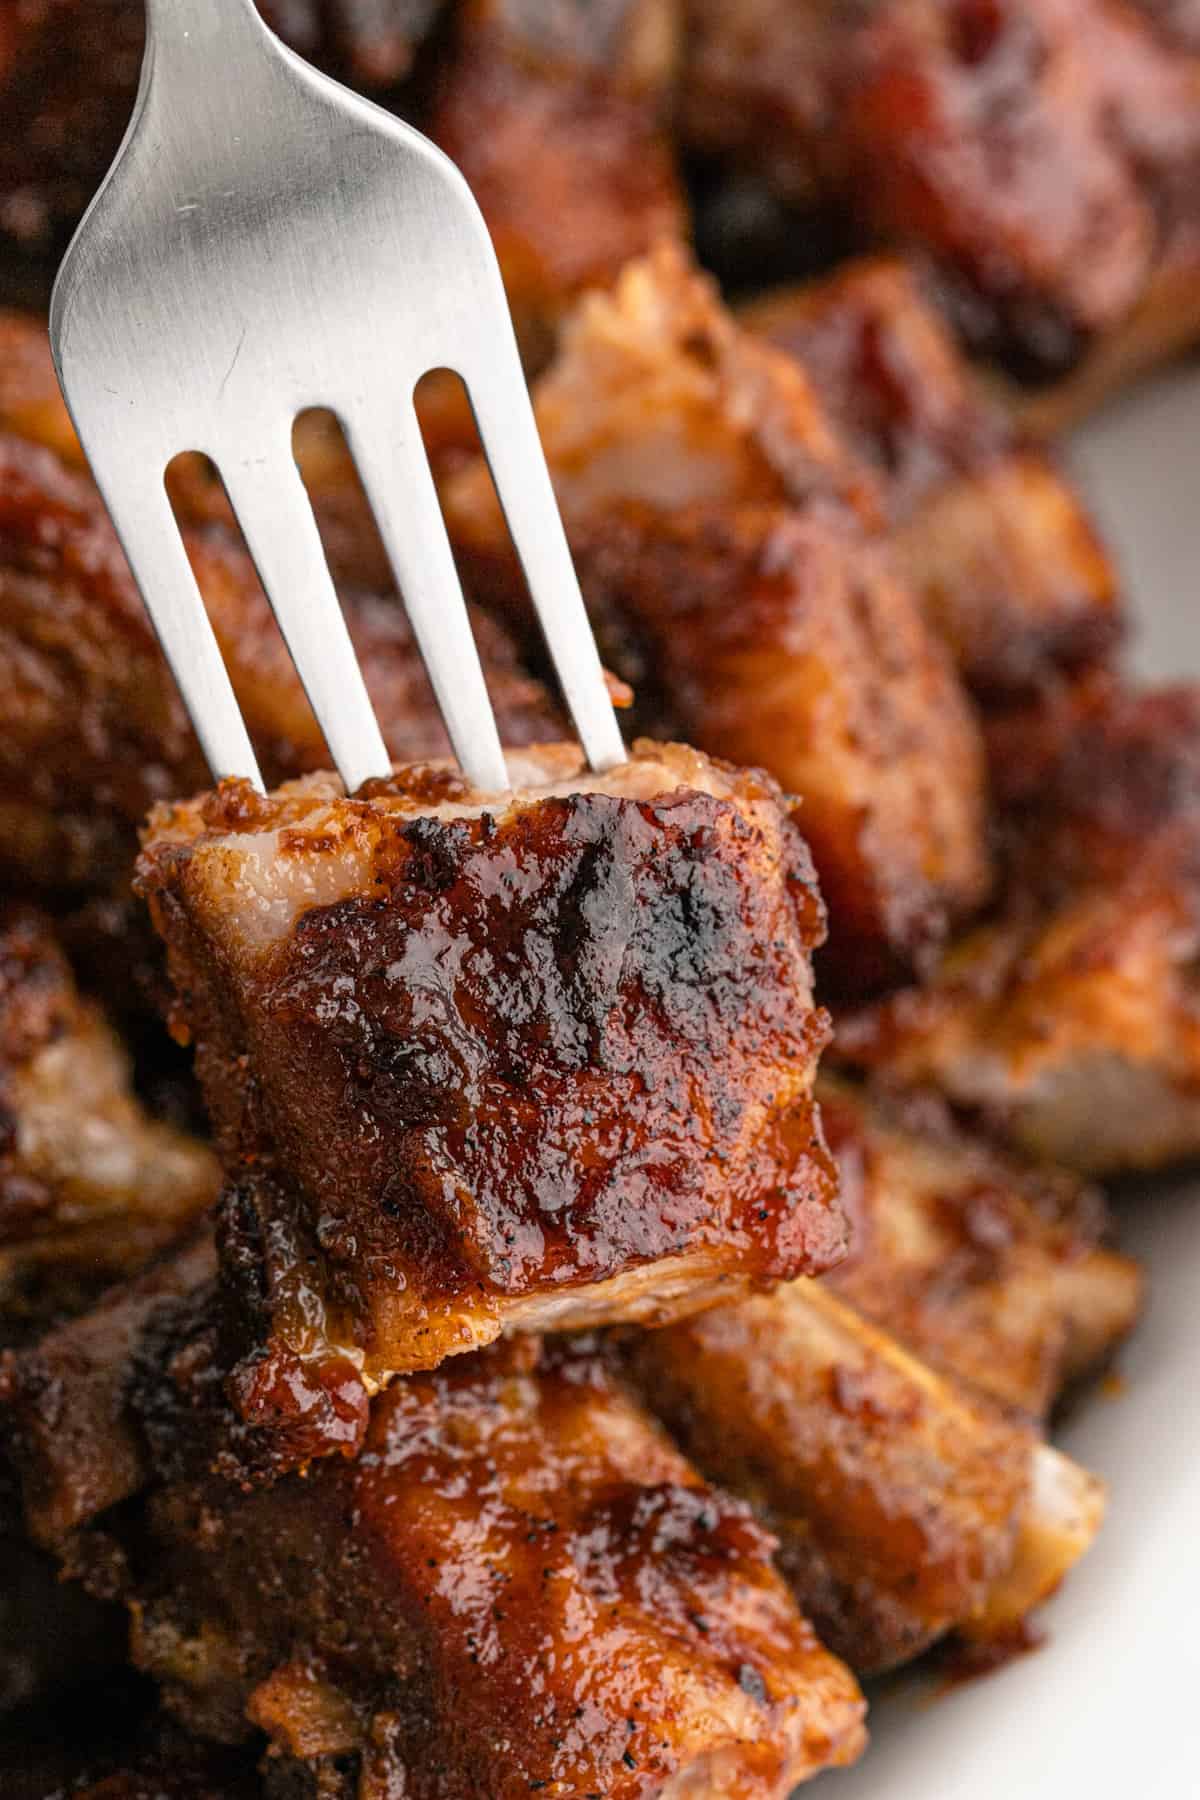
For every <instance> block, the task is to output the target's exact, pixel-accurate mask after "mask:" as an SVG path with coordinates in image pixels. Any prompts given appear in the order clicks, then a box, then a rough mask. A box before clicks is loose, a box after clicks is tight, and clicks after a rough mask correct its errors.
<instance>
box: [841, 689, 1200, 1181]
mask: <svg viewBox="0 0 1200 1800" xmlns="http://www.w3.org/2000/svg"><path fill="white" fill-rule="evenodd" d="M1003 744H1004V745H1005V746H1007V750H1008V754H1007V755H1006V754H1004V753H1003V751H1001V750H998V752H997V754H996V756H995V759H994V760H995V764H996V767H997V769H998V771H1000V779H1001V780H1002V783H1003V787H1004V789H1005V793H1006V798H1007V800H1008V802H1009V817H1010V820H1011V822H1012V831H1013V835H1014V838H1015V844H1014V848H1013V851H1012V854H1011V859H1010V860H1011V875H1010V879H1009V883H1008V897H1007V899H1006V901H1005V903H1004V904H1003V906H1002V907H1000V908H999V909H998V910H997V914H996V916H995V917H994V918H993V919H991V920H990V921H989V922H986V923H984V924H983V925H981V926H979V927H978V928H977V929H976V930H974V931H972V932H971V933H969V934H968V935H967V936H966V937H965V938H963V939H961V940H960V941H959V942H958V943H956V944H955V945H953V946H952V947H951V949H950V950H949V952H948V953H947V955H946V956H945V958H944V959H943V961H942V963H941V965H940V967H939V968H938V970H937V972H936V975H935V977H934V978H933V980H932V981H931V982H930V983H929V984H928V985H927V986H926V987H924V988H922V989H915V988H914V989H904V990H901V991H900V992H899V993H897V994H896V995H894V996H892V997H890V998H889V999H887V1000H885V1001H882V1002H880V1003H879V1005H878V1006H876V1007H873V1008H870V1009H867V1010H865V1011H863V1012H861V1013H859V1014H857V1015H854V1016H852V1017H848V1018H846V1019H845V1020H844V1021H842V1023H841V1026H840V1028H839V1034H838V1040H837V1046H838V1054H839V1055H840V1056H841V1057H842V1058H843V1059H845V1060H846V1061H847V1062H850V1063H853V1064H855V1065H857V1066H859V1067H864V1068H871V1069H875V1070H879V1071H885V1072H886V1074H887V1076H888V1078H889V1079H891V1080H892V1081H895V1082H898V1083H901V1084H913V1085H929V1086H932V1087H935V1088H938V1089H940V1090H941V1091H942V1092H943V1093H945V1094H946V1095H947V1096H948V1097H949V1098H950V1100H951V1101H952V1102H954V1103H955V1104H956V1105H957V1106H959V1107H962V1108H965V1109H967V1110H969V1111H972V1112H975V1113H977V1114H979V1115H981V1116H982V1117H983V1118H984V1120H985V1121H986V1122H987V1123H988V1124H989V1125H990V1126H991V1127H992V1128H993V1129H998V1130H1000V1131H1002V1132H1003V1133H1004V1134H1005V1135H1007V1136H1009V1137H1011V1138H1012V1140H1013V1141H1014V1142H1016V1143H1017V1144H1019V1145H1021V1146H1022V1147H1024V1148H1027V1149H1028V1150H1030V1151H1032V1152H1033V1153H1035V1154H1036V1155H1039V1156H1044V1157H1049V1158H1051V1159H1053V1160H1056V1161H1059V1162H1062V1163H1066V1164H1068V1165H1070V1166H1072V1167H1077V1168H1081V1169H1084V1170H1089V1171H1096V1172H1104V1171H1110V1172H1111V1171H1115V1170H1119V1169H1126V1168H1154V1167H1158V1166H1161V1165H1164V1164H1167V1163H1170V1162H1173V1161H1178V1160H1180V1159H1184V1158H1188V1157H1191V1156H1194V1155H1195V1154H1196V1152H1197V1149H1198V1148H1200V997H1198V994H1197V987H1196V969H1197V954H1198V945H1200V935H1198V932H1200V847H1198V845H1197V837H1196V831H1197V818H1198V817H1200V812H1198V803H1200V694H1198V693H1197V691H1196V690H1195V689H1193V688H1167V689H1160V690H1150V691H1147V692H1143V693H1138V692H1132V693H1130V692H1126V691H1123V690H1121V689H1119V688H1114V687H1112V686H1109V685H1105V684H1096V683H1092V684H1089V685H1087V686H1085V687H1083V688H1081V689H1078V690H1076V691H1075V692H1074V693H1071V694H1068V695H1067V696H1066V697H1064V698H1063V699H1062V700H1061V701H1060V703H1059V705H1058V706H1057V707H1053V706H1052V707H1043V708H1041V709H1038V710H1035V711H1031V712H1030V713H1029V714H1028V715H1027V716H1023V717H1021V718H1019V719H1018V720H1016V721H1009V722H1008V726H1007V728H1006V731H1005V734H1004V737H1003Z"/></svg>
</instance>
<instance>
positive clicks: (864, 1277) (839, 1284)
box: [818, 1076, 1143, 1420]
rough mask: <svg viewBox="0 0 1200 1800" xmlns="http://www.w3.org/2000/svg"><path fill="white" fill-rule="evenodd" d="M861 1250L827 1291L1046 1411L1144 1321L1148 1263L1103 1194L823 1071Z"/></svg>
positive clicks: (855, 1241)
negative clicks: (1121, 1248)
mask: <svg viewBox="0 0 1200 1800" xmlns="http://www.w3.org/2000/svg"><path fill="white" fill-rule="evenodd" d="M818 1093H819V1096H820V1102H821V1117H822V1120H823V1122H824V1125H825V1130H826V1134H827V1136H828V1139H829V1142H830V1145H831V1147H832V1148H833V1151H834V1154H835V1156H836V1157H837V1161H838V1169H839V1172H840V1175H841V1192H842V1200H843V1205H844V1206H845V1209H846V1212H847V1215H848V1218H849V1221H850V1228H851V1240H850V1253H849V1255H848V1256H847V1257H846V1259H845V1260H844V1261H843V1262H842V1263H840V1264H839V1265H838V1267H837V1268H836V1269H833V1270H831V1271H830V1273H829V1274H828V1275H827V1276H826V1277H825V1285H827V1286H829V1287H831V1288H832V1289H833V1290H834V1292H836V1293H837V1294H838V1295H840V1296H841V1297H842V1298H843V1299H844V1300H847V1301H849V1302H850V1304H851V1305H853V1306H854V1307H855V1308H856V1309H857V1310H858V1311H860V1312H862V1313H863V1314H865V1315H866V1316H867V1317H868V1318H870V1319H872V1320H874V1321H875V1323H876V1324H878V1325H881V1326H884V1327H886V1329H887V1330H888V1331H889V1332H891V1333H892V1335H893V1336H894V1337H896V1338H898V1339H899V1340H900V1342H901V1343H903V1344H904V1345H905V1346H906V1347H907V1348H908V1349H910V1350H912V1351H914V1352H915V1353H916V1354H917V1355H918V1356H920V1357H921V1358H922V1360H923V1361H925V1362H928V1363H930V1364H932V1365H933V1366H935V1367H939V1368H942V1369H944V1370H948V1371H950V1373H951V1374H953V1375H955V1376H958V1377H959V1378H960V1379H962V1380H963V1381H965V1382H967V1383H968V1384H969V1385H970V1386H971V1387H972V1388H975V1389H977V1390H978V1391H979V1392H981V1393H985V1394H988V1395H990V1396H991V1397H992V1398H993V1399H994V1400H996V1401H998V1402H999V1403H1000V1404H1001V1405H1003V1406H1004V1407H1005V1408H1007V1409H1009V1410H1010V1411H1012V1410H1015V1411H1017V1412H1020V1413H1022V1414H1024V1415H1026V1416H1028V1417H1030V1418H1033V1419H1038V1420H1045V1419H1046V1418H1047V1417H1048V1416H1049V1414H1050V1411H1051V1409H1052V1407H1053V1406H1054V1404H1055V1402H1056V1401H1057V1400H1058V1399H1059V1398H1060V1396H1061V1395H1062V1394H1063V1393H1064V1392H1065V1391H1066V1390H1068V1389H1069V1388H1070V1387H1071V1386H1072V1385H1073V1384H1074V1383H1077V1382H1078V1381H1080V1380H1081V1379H1082V1378H1083V1377H1084V1376H1086V1375H1088V1374H1089V1373H1091V1372H1093V1371H1094V1370H1095V1369H1096V1368H1097V1367H1098V1366H1100V1365H1102V1364H1103V1363H1104V1362H1105V1361H1106V1360H1108V1359H1109V1358H1110V1357H1111V1356H1112V1354H1113V1351H1114V1350H1115V1349H1116V1348H1117V1346H1118V1345H1119V1344H1120V1343H1122V1342H1123V1340H1124V1339H1125V1338H1126V1337H1127V1336H1128V1335H1129V1333H1130V1332H1131V1331H1132V1330H1133V1327H1134V1326H1135V1325H1136V1323H1137V1320H1138V1316H1139V1313H1140V1310H1141V1304H1142V1298H1143V1282H1142V1274H1141V1270H1140V1269H1139V1268H1138V1265H1137V1264H1136V1263H1134V1262H1133V1261H1131V1260H1130V1258H1128V1257H1125V1256H1121V1255H1120V1254H1119V1253H1118V1252H1117V1251H1115V1250H1113V1249H1112V1248H1110V1247H1109V1241H1108V1239H1109V1230H1108V1226H1109V1221H1108V1216H1107V1209H1106V1207H1105V1204H1104V1201H1103V1199H1102V1197H1101V1195H1100V1194H1099V1193H1098V1192H1097V1191H1096V1190H1095V1189H1094V1188H1092V1187H1089V1186H1086V1185H1085V1184H1083V1183H1082V1182H1081V1181H1079V1180H1078V1178H1077V1177H1075V1176H1072V1175H1069V1174H1067V1173H1066V1172H1064V1171H1062V1170H1058V1169H1054V1168H1050V1167H1046V1166H1044V1165H1029V1164H1025V1163H1022V1162H1020V1161H1017V1160H1015V1159H1014V1158H1012V1157H1005V1156H1002V1155H1000V1154H998V1153H997V1152H996V1151H995V1150H994V1149H992V1148H991V1147H990V1146H989V1145H987V1144H986V1143H985V1142H984V1141H981V1140H980V1139H977V1138H972V1137H968V1136H966V1135H965V1134H964V1133H962V1132H961V1131H958V1130H955V1129H954V1128H953V1127H952V1126H951V1125H950V1123H949V1122H948V1120H947V1119H946V1118H945V1117H944V1115H943V1112H942V1111H941V1110H939V1109H938V1108H937V1107H936V1106H931V1105H930V1104H929V1103H928V1102H926V1103H923V1104H919V1105H917V1104H913V1103H911V1102H910V1103H909V1104H907V1105H903V1104H899V1103H897V1102H895V1101H889V1100H888V1099H887V1098H886V1096H884V1095H882V1094H878V1093H873V1092H871V1091H869V1090H864V1089H862V1088H858V1087H853V1086H851V1085H850V1084H849V1083H847V1082H844V1081H837V1080H834V1079H833V1078H832V1077H830V1076H823V1077H822V1078H821V1081H820V1083H819V1084H818Z"/></svg>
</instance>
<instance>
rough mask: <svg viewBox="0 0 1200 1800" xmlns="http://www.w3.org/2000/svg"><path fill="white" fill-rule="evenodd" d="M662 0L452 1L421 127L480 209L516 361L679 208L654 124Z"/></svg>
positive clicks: (668, 230) (665, 12) (665, 69)
mask: <svg viewBox="0 0 1200 1800" xmlns="http://www.w3.org/2000/svg"><path fill="white" fill-rule="evenodd" d="M676 10H677V8H676V4H675V0H608V4H605V5H603V6H595V5H587V4H582V3H581V0H567V4H565V5H559V6H554V7H546V6H544V5H539V4H530V3H529V0H463V4H461V5H460V6H459V8H458V12H457V16H456V21H455V30H454V41H453V45H452V48H451V50H450V52H449V54H448V55H447V56H446V58H445V59H444V60H443V63H442V65H441V67H440V69H439V73H438V76H437V80H436V84H435V95H434V99H433V102H432V105H431V108H430V113H429V117H428V120H427V121H426V124H427V129H428V130H429V132H430V134H431V135H432V136H433V138H434V139H435V141H436V142H437V143H439V144H440V145H441V147H442V149H444V150H445V151H446V153H447V154H448V155H449V156H450V157H451V158H452V159H453V160H454V161H455V162H456V163H457V164H458V166H459V167H460V168H461V170H462V171H463V174H464V175H465V176H466V177H467V180H468V182H469V183H470V185H471V189H472V191H473V193H474V194H475V197H476V199H477V200H478V201H479V204H480V206H481V207H482V209H483V214H484V217H485V219H486V220H487V223H488V226H489V229H490V230H491V234H492V238H493V241H494V242H495V245H496V250H497V254H498V255H499V258H500V267H501V270H502V272H503V275H504V281H505V287H506V289H507V292H508V299H509V305H510V306H511V308H512V310H513V313H514V315H515V320H516V325H517V332H518V337H519V339H520V341H521V344H522V348H523V350H524V353H525V356H526V359H527V361H528V362H530V363H531V364H533V365H537V364H538V363H540V362H542V361H544V359H545V356H546V354H547V353H548V352H549V350H550V348H551V346H552V343H553V332H554V328H555V326H556V324H557V321H558V319H559V317H560V316H561V314H562V312H563V311H564V309H565V307H566V306H567V305H568V304H569V303H570V302H571V301H572V300H573V299H574V298H575V297H576V296H577V295H579V294H580V293H581V292H583V291H584V290H585V289H587V288H590V287H606V286H608V285H609V283H610V282H612V281H613V280H614V279H615V278H616V276H617V274H618V272H619V270H620V269H621V268H622V267H623V266H624V264H625V263H627V262H629V261H630V260H631V259H632V258H633V257H635V256H641V255H643V254H644V253H645V252H646V251H647V250H648V249H650V247H651V245H653V244H654V243H656V242H657V241H658V240H659V239H660V238H674V237H680V236H682V235H683V232H684V229H685V223H684V221H685V205H684V200H683V194H682V190H681V187H680V183H679V178H678V175H677V172H676V168H675V160H674V156H673V154H672V150H671V146H670V141H669V139H668V136H667V130H666V123H667V112H668V108H669V101H670V94H671V91H672V87H673V81H674V74H675V66H674V65H675V43H676V23H675V13H676Z"/></svg>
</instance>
